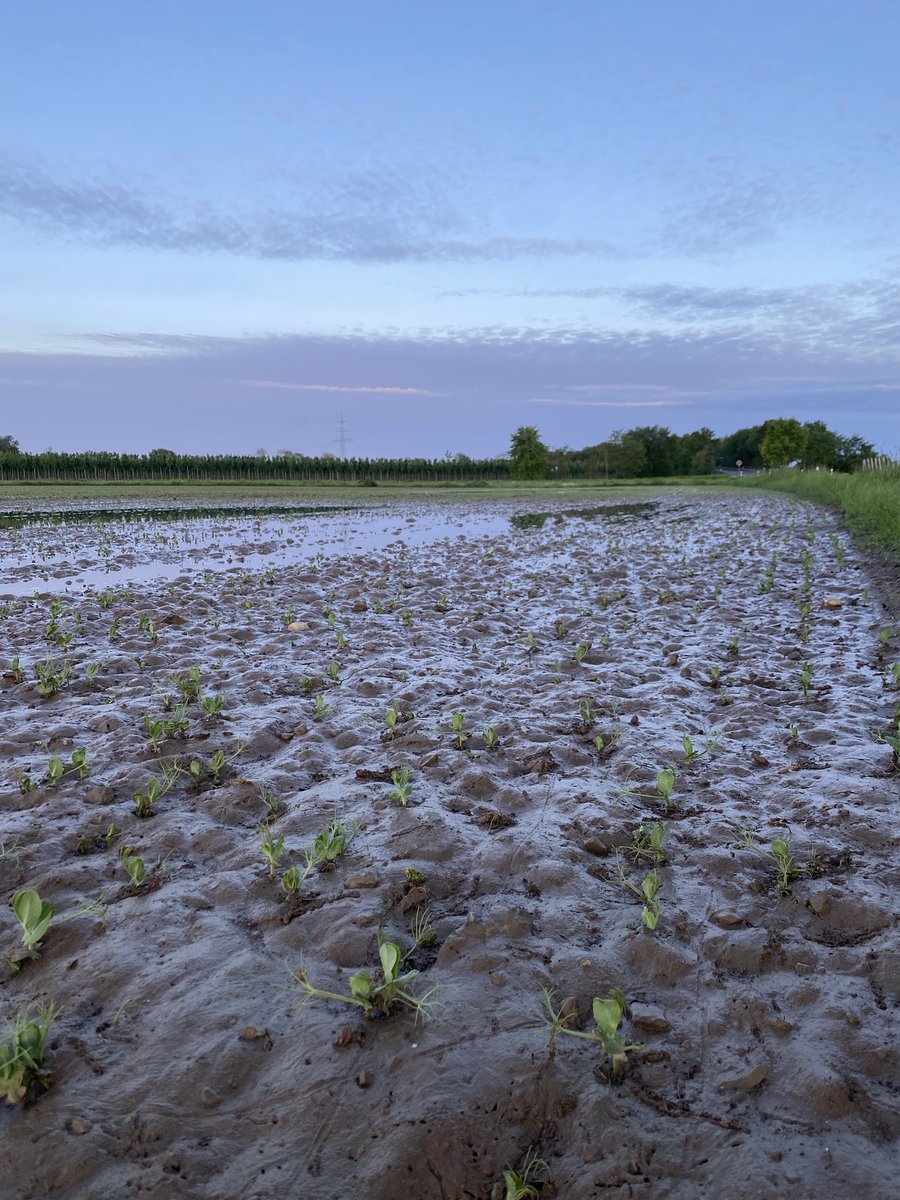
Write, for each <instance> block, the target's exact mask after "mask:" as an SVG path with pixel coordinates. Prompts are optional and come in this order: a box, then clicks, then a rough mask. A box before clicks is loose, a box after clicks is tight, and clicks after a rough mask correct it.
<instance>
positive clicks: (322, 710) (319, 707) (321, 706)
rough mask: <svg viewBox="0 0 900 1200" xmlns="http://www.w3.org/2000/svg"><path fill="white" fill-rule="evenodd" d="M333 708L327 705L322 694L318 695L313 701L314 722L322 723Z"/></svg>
mask: <svg viewBox="0 0 900 1200" xmlns="http://www.w3.org/2000/svg"><path fill="white" fill-rule="evenodd" d="M330 707H331V706H330V705H328V704H326V703H325V697H324V696H323V695H322V693H321V692H318V693H317V694H316V698H315V700H314V701H313V709H312V718H313V720H314V721H321V719H322V718H323V717H324V716H325V714H326V713H327V712H328V710H329V708H330Z"/></svg>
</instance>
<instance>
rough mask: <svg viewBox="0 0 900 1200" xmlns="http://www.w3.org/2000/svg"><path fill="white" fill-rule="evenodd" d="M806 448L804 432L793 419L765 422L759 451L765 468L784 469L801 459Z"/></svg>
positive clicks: (783, 418)
mask: <svg viewBox="0 0 900 1200" xmlns="http://www.w3.org/2000/svg"><path fill="white" fill-rule="evenodd" d="M805 446H806V430H805V429H804V428H803V426H802V425H801V424H800V422H799V421H798V420H797V419H796V418H795V417H779V418H776V419H775V420H773V421H766V424H765V433H764V434H763V439H762V443H761V445H760V451H761V452H762V456H763V458H764V459H765V462H766V466H769V467H786V466H787V465H788V463H790V462H793V461H794V460H795V459H798V458H801V457H802V455H803V450H804V448H805Z"/></svg>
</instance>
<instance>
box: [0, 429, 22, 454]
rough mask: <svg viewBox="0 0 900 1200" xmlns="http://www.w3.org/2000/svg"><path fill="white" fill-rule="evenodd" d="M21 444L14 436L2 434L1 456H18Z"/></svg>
mask: <svg viewBox="0 0 900 1200" xmlns="http://www.w3.org/2000/svg"><path fill="white" fill-rule="evenodd" d="M18 453H19V443H18V442H17V441H16V439H15V438H14V437H13V436H12V434H9V433H4V434H0V454H18Z"/></svg>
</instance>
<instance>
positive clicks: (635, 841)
mask: <svg viewBox="0 0 900 1200" xmlns="http://www.w3.org/2000/svg"><path fill="white" fill-rule="evenodd" d="M665 832H666V827H665V826H664V825H663V823H662V821H657V822H656V824H655V825H653V826H651V827H650V829H647V828H646V827H645V825H644V822H643V821H641V823H640V825H638V827H637V829H636V830H635V831H634V833H633V834H632V836H631V846H630V847H629V849H630V850H631V853H632V854H633V855H634V857H635V858H636V859H641V858H649V859H650V861H651V862H653V863H655V864H656V865H657V866H659V864H660V863H661V862H662V861H663V859H664V858H665V854H664V853H663V848H662V844H663V837H664V836H665Z"/></svg>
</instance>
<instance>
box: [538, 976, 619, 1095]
mask: <svg viewBox="0 0 900 1200" xmlns="http://www.w3.org/2000/svg"><path fill="white" fill-rule="evenodd" d="M553 995H554V993H553V991H552V989H550V988H544V992H543V1001H542V1004H543V1009H544V1010H545V1012H544V1013H543V1019H544V1023H545V1024H546V1025H547V1028H548V1035H547V1044H548V1045H550V1046H552V1045H553V1043H554V1041H555V1039H556V1038H557V1036H558V1035H560V1034H565V1035H566V1036H568V1037H577V1038H584V1039H585V1041H589V1042H599V1044H600V1045H601V1046H602V1047H603V1049H604V1050H605V1051H606V1053H607V1054H608V1055H609V1058H610V1074H611V1077H612V1078H615V1076H616V1075H617V1074H618V1072H619V1069H620V1068H621V1067H623V1066H624V1065H625V1063H626V1062H627V1061H628V1051H629V1050H640V1049H642V1047H641V1044H640V1042H626V1041H625V1040H624V1039H623V1038H622V1037H621V1036H620V1034H619V1026H620V1025H621V1023H622V1016H623V1014H624V1012H625V994H624V992H622V991H621V990H620V989H619V988H613V990H612V992H611V993H610V995H609V996H607V997H604V998H601V997H600V996H595V997H594V1001H593V1004H592V1006H591V1012H592V1015H593V1018H594V1027H593V1029H588V1030H581V1029H570V1028H569V1020H570V1017H569V1015H568V1013H567V1012H566V1009H567V1008H568V1005H567V1004H562V1005H561V1006H560V1008H559V1009H555V1008H554V1006H553Z"/></svg>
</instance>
